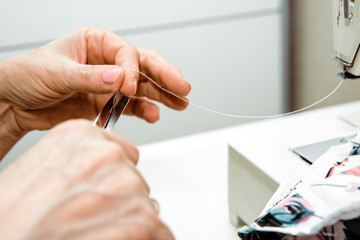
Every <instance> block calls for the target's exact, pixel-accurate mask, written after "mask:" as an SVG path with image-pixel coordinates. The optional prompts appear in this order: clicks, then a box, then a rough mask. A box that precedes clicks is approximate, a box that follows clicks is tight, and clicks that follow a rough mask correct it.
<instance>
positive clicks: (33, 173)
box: [0, 120, 173, 240]
mask: <svg viewBox="0 0 360 240" xmlns="http://www.w3.org/2000/svg"><path fill="white" fill-rule="evenodd" d="M138 157H139V156H138V150H137V149H136V147H135V146H134V145H133V144H132V143H131V142H129V141H128V140H127V139H125V138H123V137H121V136H119V135H117V134H115V133H112V132H108V131H105V130H103V129H100V128H95V127H92V126H91V124H90V123H89V122H87V121H84V120H75V121H70V122H66V123H63V124H61V125H60V126H57V127H55V128H54V129H53V130H52V131H51V132H50V133H49V134H48V135H47V136H45V137H44V138H43V139H42V140H41V141H40V142H39V143H38V144H37V145H35V146H34V147H33V148H32V149H30V150H29V151H28V152H27V153H25V154H24V155H23V156H22V157H20V159H18V160H17V161H16V162H14V163H13V164H12V165H10V166H9V167H8V168H6V169H5V170H4V171H3V172H2V173H1V174H0V192H1V196H2V197H1V198H0V226H1V231H0V238H1V239H26V240H30V239H34V240H35V239H36V240H37V239H59V240H60V239H79V240H81V239H119V240H121V239H139V240H140V239H141V240H146V239H167V240H168V239H173V236H172V234H171V232H170V230H169V229H168V228H167V227H166V226H165V225H164V224H163V223H162V222H161V221H160V220H159V218H158V216H157V212H156V209H155V208H154V206H153V203H152V200H151V199H150V198H149V187H148V185H147V184H146V182H145V181H144V179H143V178H142V177H141V175H140V174H139V172H138V171H137V170H136V168H135V164H136V163H137V161H138Z"/></svg>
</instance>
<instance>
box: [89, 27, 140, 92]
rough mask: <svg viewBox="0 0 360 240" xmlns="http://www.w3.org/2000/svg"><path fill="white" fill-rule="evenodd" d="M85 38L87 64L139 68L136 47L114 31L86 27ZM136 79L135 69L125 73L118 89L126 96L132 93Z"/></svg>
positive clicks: (137, 76)
mask: <svg viewBox="0 0 360 240" xmlns="http://www.w3.org/2000/svg"><path fill="white" fill-rule="evenodd" d="M85 39H86V43H87V53H88V54H87V55H88V57H87V62H88V63H89V64H99V63H103V64H115V65H117V66H119V67H121V68H122V69H123V70H125V69H128V68H129V69H134V70H139V67H138V66H139V60H140V55H139V53H138V51H137V49H136V48H135V47H133V46H132V45H131V44H129V43H128V42H127V41H125V40H124V39H122V38H121V37H119V36H118V35H116V34H115V33H112V32H111V31H108V30H105V29H101V28H94V27H90V28H87V29H86V33H85ZM138 79H139V74H138V73H137V72H136V71H132V72H127V73H125V76H124V81H123V82H122V84H121V85H120V91H121V92H122V93H123V94H125V95H126V96H132V95H134V94H135V92H136V85H137V80H138Z"/></svg>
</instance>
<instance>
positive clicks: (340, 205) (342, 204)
mask: <svg viewBox="0 0 360 240" xmlns="http://www.w3.org/2000/svg"><path fill="white" fill-rule="evenodd" d="M358 143H360V135H359V134H358V136H357V137H356V138H355V139H354V140H352V142H349V143H345V144H341V145H338V146H334V147H332V148H331V149H329V151H327V152H326V153H325V154H324V155H323V156H321V157H320V158H319V159H318V160H316V162H315V163H314V164H313V165H311V166H310V167H309V168H308V169H307V170H306V171H305V172H303V173H301V174H300V175H299V176H298V177H296V178H294V179H293V180H291V181H289V182H287V183H284V184H281V185H280V187H279V189H278V190H277V191H276V193H275V194H274V196H273V197H272V198H271V200H270V201H269V203H268V204H267V206H266V207H265V209H264V210H263V212H262V213H261V214H260V217H259V218H258V219H256V220H255V221H254V222H253V223H252V224H251V225H250V226H245V227H242V228H240V229H239V232H238V234H239V236H240V237H241V238H242V239H244V240H247V239H249V240H250V239H251V240H256V239H274V240H276V239H281V240H288V239H289V240H292V239H294V240H295V239H297V240H311V239H317V240H320V239H323V240H328V239H329V240H330V239H331V240H338V239H360V145H359V144H358Z"/></svg>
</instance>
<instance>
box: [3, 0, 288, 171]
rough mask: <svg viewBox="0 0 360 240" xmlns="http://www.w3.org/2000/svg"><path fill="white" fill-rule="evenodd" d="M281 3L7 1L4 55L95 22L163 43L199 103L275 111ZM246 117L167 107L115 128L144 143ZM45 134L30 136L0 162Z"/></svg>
mask: <svg viewBox="0 0 360 240" xmlns="http://www.w3.org/2000/svg"><path fill="white" fill-rule="evenodd" d="M283 5H284V4H283V2H282V1H280V0H257V1H245V0H222V1H220V0H196V1H194V0H182V1H169V0H152V1H150V0H148V1H145V0H132V1H115V0H106V1H101V2H99V1H94V0H92V1H85V0H71V1H70V0H65V1H45V0H32V1H25V0H18V1H16V0H15V1H14V0H11V1H10V0H3V1H2V2H1V4H0V9H1V14H0V34H1V38H0V60H4V59H6V58H8V57H11V56H14V55H17V54H20V53H22V52H24V51H28V50H30V49H33V48H35V47H38V46H40V45H42V44H44V43H46V42H48V41H50V40H52V39H55V38H58V37H60V36H62V35H64V34H66V33H69V32H71V31H73V30H75V29H77V28H80V27H82V26H87V25H96V26H101V27H105V28H108V29H110V30H112V31H115V32H116V33H118V34H120V35H121V36H123V37H124V38H125V39H126V40H128V41H129V42H130V43H132V44H133V45H135V46H136V47H138V48H149V49H156V50H159V51H160V52H161V53H162V54H163V55H164V56H165V57H166V58H168V59H169V60H170V61H171V62H172V63H173V64H175V65H177V66H178V67H179V68H180V69H181V71H182V73H183V75H184V76H185V78H186V79H187V80H188V81H189V82H190V83H191V85H192V92H191V94H190V96H189V98H190V100H191V101H192V102H194V103H196V104H200V105H202V106H205V107H208V108H212V109H215V110H218V111H223V112H226V113H232V114H241V115H244V114H249V115H267V114H277V113H281V112H283V111H284V109H285V108H286V104H285V102H286V99H285V97H284V96H285V94H284V92H285V87H286V84H285V83H286V81H285V80H284V66H285V58H284V56H285V53H286V44H285V40H284V36H285V34H284V21H286V20H287V19H286V16H285V15H286V14H285V13H286V11H285V10H284V9H285V8H284V6H283ZM248 121H249V120H244V119H235V118H228V117H224V116H218V115H214V114H212V113H208V112H204V111H202V110H199V109H197V108H194V107H192V106H190V107H189V108H188V109H187V110H185V111H183V112H176V111H173V110H169V109H166V108H164V107H162V106H161V119H160V121H159V122H158V123H156V124H147V123H145V122H143V121H142V120H139V119H136V118H134V117H122V118H121V119H120V121H119V122H118V124H117V127H116V128H115V131H116V132H118V133H120V134H122V135H124V136H126V137H128V138H130V139H131V140H133V141H134V142H135V143H136V144H138V145H139V144H146V143H150V142H154V141H160V140H165V139H169V138H174V137H178V136H183V135H188V134H194V133H198V132H202V131H208V130H212V129H217V128H222V127H227V126H231V125H236V124H242V123H245V122H248ZM44 134H45V133H44V132H32V133H30V134H28V135H27V136H25V137H24V138H23V139H22V140H21V141H20V142H19V143H18V144H17V145H16V147H15V148H14V149H12V151H11V152H10V153H9V154H8V155H7V156H6V157H5V159H4V161H3V162H2V164H1V165H0V167H4V166H5V165H6V164H8V163H9V162H10V161H11V160H12V159H16V158H17V157H18V156H19V155H20V154H21V153H23V152H24V151H25V150H26V149H28V148H29V147H31V146H32V145H33V144H34V143H35V142H36V141H37V140H38V139H39V138H40V137H41V136H42V135H44Z"/></svg>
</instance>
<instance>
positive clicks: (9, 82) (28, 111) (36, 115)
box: [0, 27, 190, 136]
mask: <svg viewBox="0 0 360 240" xmlns="http://www.w3.org/2000/svg"><path fill="white" fill-rule="evenodd" d="M126 69H134V70H140V71H142V72H144V73H145V74H147V75H148V76H150V77H151V78H152V79H154V80H155V81H156V82H157V83H159V84H160V85H161V86H163V87H165V88H166V89H168V90H170V91H172V92H174V93H175V94H177V95H180V96H186V95H187V94H188V93H189V91H190V85H189V83H188V82H187V81H185V80H184V78H183V77H182V75H181V73H180V71H179V70H178V69H177V68H176V67H175V66H173V65H172V64H170V63H169V62H168V61H166V60H165V59H164V58H163V57H162V56H161V55H160V54H159V53H157V52H155V51H152V50H138V49H136V48H135V47H133V46H132V45H130V44H129V43H127V42H126V41H125V40H123V39H122V38H120V37H119V36H117V35H116V34H114V33H112V32H110V31H107V30H104V29H100V28H94V27H87V28H83V29H80V30H78V31H76V32H74V33H72V34H70V35H68V36H65V37H64V38H61V39H59V40H56V41H54V42H51V43H49V44H47V45H45V46H43V47H41V48H38V49H36V50H34V51H31V52H28V53H26V54H23V55H20V56H17V57H14V58H11V59H8V60H6V61H4V62H2V63H1V64H0V116H2V117H4V116H6V118H7V120H3V121H2V122H3V123H6V124H7V126H6V131H8V132H9V134H10V135H13V136H22V135H24V133H26V132H28V131H31V130H34V129H40V130H43V129H50V128H51V127H53V126H54V125H56V124H58V123H60V122H62V121H64V120H67V119H73V118H87V119H94V118H95V116H96V115H97V114H98V113H99V112H100V110H101V109H102V107H103V106H104V104H105V103H106V101H107V100H108V99H109V98H110V97H111V96H112V95H113V93H114V92H115V91H116V90H117V89H119V88H120V91H121V93H122V94H124V95H127V96H131V101H130V103H129V105H128V107H127V109H126V111H125V114H129V115H136V116H137V117H140V118H142V119H145V120H146V121H148V122H155V121H157V120H158V119H159V109H158V107H157V105H155V104H154V103H152V101H151V100H155V101H158V102H161V103H163V104H165V105H166V106H168V107H170V108H173V109H176V110H183V109H185V108H186V106H187V103H185V102H183V101H181V100H179V99H178V98H176V97H174V96H172V95H170V94H168V93H165V92H163V91H162V90H160V89H158V88H157V87H155V86H154V84H152V83H151V82H149V81H148V80H147V79H145V78H144V77H142V76H141V75H140V76H139V73H137V72H135V71H127V70H126Z"/></svg>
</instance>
